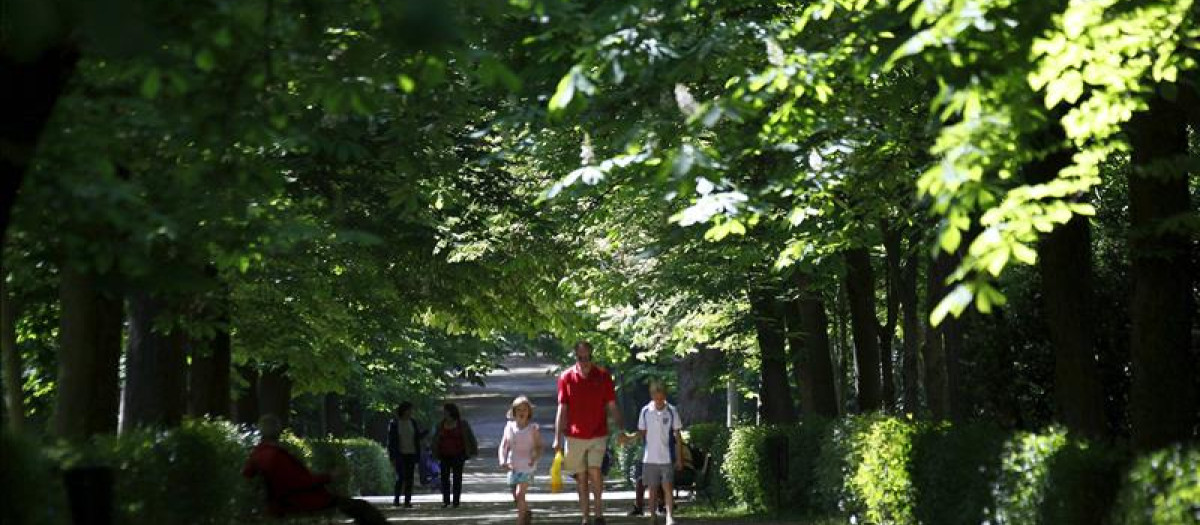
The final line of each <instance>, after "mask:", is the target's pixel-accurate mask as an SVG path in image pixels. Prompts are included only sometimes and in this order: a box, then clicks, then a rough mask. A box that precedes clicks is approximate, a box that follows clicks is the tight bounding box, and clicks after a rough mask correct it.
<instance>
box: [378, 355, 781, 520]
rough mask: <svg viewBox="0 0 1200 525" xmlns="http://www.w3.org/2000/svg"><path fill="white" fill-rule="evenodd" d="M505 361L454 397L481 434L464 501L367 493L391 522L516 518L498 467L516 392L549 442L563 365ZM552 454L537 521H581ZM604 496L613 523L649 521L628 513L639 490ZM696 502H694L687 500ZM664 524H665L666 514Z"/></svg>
mask: <svg viewBox="0 0 1200 525" xmlns="http://www.w3.org/2000/svg"><path fill="white" fill-rule="evenodd" d="M503 364H504V366H505V368H507V369H508V370H497V371H496V372H494V373H492V374H491V375H490V376H488V378H487V380H486V386H483V387H480V386H477V385H471V384H461V385H459V386H458V387H457V388H455V390H454V392H453V393H452V395H451V396H450V398H449V401H451V402H454V403H457V404H458V405H459V408H461V409H462V413H463V417H465V418H466V419H467V420H468V421H469V422H470V423H471V425H472V428H474V430H475V433H476V435H477V436H478V438H479V456H477V457H475V458H472V459H471V460H470V461H468V462H467V465H466V469H465V470H464V474H463V495H462V505H461V506H460V507H459V508H457V509H453V508H451V509H443V508H442V496H441V492H440V491H439V490H438V489H437V488H436V487H431V488H430V489H429V490H421V491H420V492H419V493H414V494H413V505H414V508H412V509H398V508H395V507H392V505H391V500H392V498H391V496H390V495H387V496H370V497H367V498H366V499H367V500H369V501H370V502H371V503H373V504H375V505H376V506H378V507H379V508H380V510H382V511H383V512H384V513H385V514H386V515H387V517H388V520H389V521H392V522H397V523H409V522H419V523H471V524H476V525H486V524H499V523H515V521H516V511H515V510H514V509H515V506H514V505H513V502H512V496H511V495H510V494H509V492H508V486H507V484H506V483H505V474H504V472H503V471H501V470H500V469H498V468H497V467H496V447H497V446H498V445H499V443H500V435H501V432H502V431H503V429H504V424H505V418H504V414H505V411H506V410H507V409H508V406H509V405H510V403H512V400H513V398H514V397H516V396H518V395H521V394H524V395H527V396H529V397H530V399H532V400H533V403H534V404H535V405H536V406H537V407H536V408H535V409H534V419H535V421H537V423H538V424H539V425H541V428H542V438H543V440H544V441H545V443H546V445H547V446H549V445H550V443H551V442H552V439H553V429H554V410H555V372H556V371H557V366H556V365H555V364H554V363H551V362H549V361H546V360H540V359H530V358H510V359H508V360H506V361H505V362H504V363H503ZM427 423H428V422H427ZM551 459H552V458H551V455H550V454H549V453H547V454H544V455H543V456H542V459H541V461H540V463H539V465H538V470H537V475H538V477H537V479H536V481H535V483H534V486H533V487H532V489H531V491H530V492H531V493H530V496H529V499H530V504H531V506H532V507H533V512H534V518H533V521H534V523H536V524H547V525H551V524H552V525H577V524H578V523H579V509H578V506H577V503H576V499H575V492H574V490H575V487H574V485H573V484H572V483H570V481H569V480H568V482H567V483H566V484H565V486H564V490H563V491H562V492H560V493H558V494H551V493H550V489H549V477H548V476H547V473H548V472H549V471H550V461H551ZM622 485H623V484H622ZM418 489H420V487H418ZM604 500H605V509H606V516H605V518H606V519H607V521H608V523H610V524H613V525H619V524H634V523H638V524H645V523H648V522H649V520H648V519H647V518H644V517H640V518H635V517H628V516H625V513H626V512H627V511H629V509H630V508H631V507H632V506H633V492H632V491H630V490H623V487H622V488H621V489H616V488H614V489H613V490H607V491H605V494H604ZM691 504H692V503H691V502H689V501H685V502H683V503H682V505H691ZM678 521H679V522H680V523H681V524H682V523H686V524H694V525H716V524H717V523H729V522H730V520H724V519H722V520H721V521H719V522H718V521H710V520H700V519H695V518H692V519H689V518H680V519H679V520H678ZM659 523H662V518H661V517H660V518H659ZM756 523H764V522H756ZM764 525H769V524H764Z"/></svg>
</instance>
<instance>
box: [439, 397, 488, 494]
mask: <svg viewBox="0 0 1200 525" xmlns="http://www.w3.org/2000/svg"><path fill="white" fill-rule="evenodd" d="M442 412H443V417H442V421H441V422H439V423H438V425H437V428H436V429H435V430H434V437H433V454H434V457H435V458H436V459H437V460H438V462H439V463H440V466H441V474H442V508H446V507H449V506H450V505H451V504H453V505H454V508H456V509H457V508H458V504H459V500H460V499H461V497H462V480H463V466H464V465H465V464H466V462H467V458H470V457H472V456H474V455H475V454H477V453H478V452H479V442H478V441H476V440H475V433H474V432H473V431H471V425H470V424H469V423H467V421H466V420H465V419H463V418H462V414H461V413H460V412H459V410H458V405H455V404H454V403H446V404H445V405H444V406H443V407H442ZM451 477H453V481H454V483H453V487H451ZM452 488H453V490H451V489H452ZM451 494H453V497H454V498H453V500H451Z"/></svg>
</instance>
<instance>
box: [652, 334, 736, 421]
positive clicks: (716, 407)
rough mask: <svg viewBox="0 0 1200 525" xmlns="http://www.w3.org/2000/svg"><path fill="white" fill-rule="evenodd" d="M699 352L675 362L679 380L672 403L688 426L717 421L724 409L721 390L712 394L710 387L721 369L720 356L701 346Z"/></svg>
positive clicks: (712, 349)
mask: <svg viewBox="0 0 1200 525" xmlns="http://www.w3.org/2000/svg"><path fill="white" fill-rule="evenodd" d="M698 350H699V351H698V352H696V353H694V354H688V355H687V356H685V357H684V358H682V359H679V360H678V361H676V362H675V377H676V378H678V380H679V391H678V392H676V394H675V402H676V405H677V406H678V407H679V412H680V414H683V416H682V417H684V418H685V419H686V421H687V423H688V424H695V423H702V422H718V421H721V417H722V416H723V414H722V408H723V407H724V406H725V404H724V402H723V400H724V390H722V392H721V394H719V395H718V394H714V393H713V385H714V383H715V382H716V380H717V377H718V375H719V373H720V370H721V364H722V354H721V351H720V350H719V349H716V348H711V347H709V346H707V345H703V344H701V345H698ZM633 421H636V420H633Z"/></svg>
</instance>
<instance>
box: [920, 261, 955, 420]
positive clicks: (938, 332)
mask: <svg viewBox="0 0 1200 525" xmlns="http://www.w3.org/2000/svg"><path fill="white" fill-rule="evenodd" d="M935 257H936V258H935V259H934V260H933V261H932V262H931V263H930V265H929V271H928V272H927V274H928V280H927V281H926V289H927V293H926V296H927V297H928V301H927V302H928V304H927V305H926V306H927V308H926V310H927V311H926V312H925V319H926V326H925V348H924V350H923V352H922V355H923V356H924V357H925V397H926V400H927V401H928V403H929V414H930V416H931V417H932V418H933V419H934V420H935V421H938V420H944V419H948V418H949V417H950V388H949V385H948V382H947V380H946V347H945V342H944V341H943V339H942V332H943V331H944V330H945V325H946V322H945V321H942V325H941V326H933V324H930V323H929V314H930V313H931V312H932V311H933V310H934V308H937V305H938V302H939V301H941V300H942V298H943V297H945V296H946V284H945V280H946V277H948V276H949V275H950V271H951V270H952V269H953V267H954V262H953V259H951V257H950V256H949V255H948V254H946V253H942V252H938V254H937V255H936V256H935Z"/></svg>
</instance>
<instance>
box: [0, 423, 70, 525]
mask: <svg viewBox="0 0 1200 525" xmlns="http://www.w3.org/2000/svg"><path fill="white" fill-rule="evenodd" d="M67 514H68V511H67V503H66V498H65V497H64V496H63V487H62V478H61V477H59V476H58V473H57V471H56V468H55V464H54V461H52V460H51V459H49V458H47V457H46V455H45V454H44V453H43V452H42V448H41V446H40V445H38V444H37V443H35V442H34V441H32V440H30V439H28V438H25V437H23V436H15V435H12V434H9V433H8V431H7V430H4V431H0V523H4V524H5V525H65V524H66V523H68V522H69V521H70V516H68V515H67Z"/></svg>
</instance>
